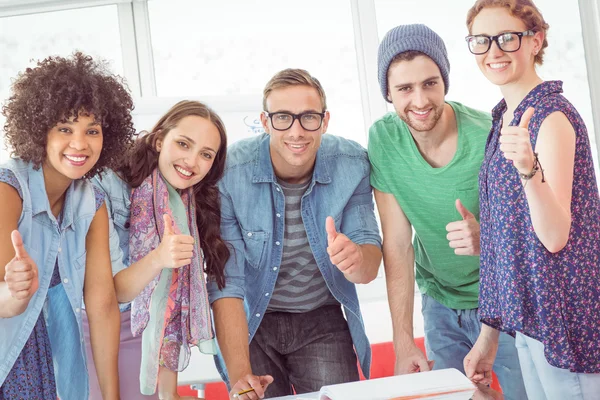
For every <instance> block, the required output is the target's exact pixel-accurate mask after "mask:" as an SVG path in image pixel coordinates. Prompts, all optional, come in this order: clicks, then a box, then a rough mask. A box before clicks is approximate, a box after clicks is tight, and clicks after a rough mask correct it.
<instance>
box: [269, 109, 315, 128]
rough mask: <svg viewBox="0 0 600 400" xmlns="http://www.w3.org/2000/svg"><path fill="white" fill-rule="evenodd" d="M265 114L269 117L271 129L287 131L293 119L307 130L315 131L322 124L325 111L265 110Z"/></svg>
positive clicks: (292, 123)
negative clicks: (290, 111)
mask: <svg viewBox="0 0 600 400" xmlns="http://www.w3.org/2000/svg"><path fill="white" fill-rule="evenodd" d="M265 113H266V114H267V116H268V117H269V118H270V119H271V126H272V127H273V129H275V130H278V131H287V130H288V129H290V128H291V127H292V125H294V121H295V120H298V121H300V126H301V127H302V128H304V129H305V130H307V131H311V132H313V131H317V130H319V128H321V125H322V124H323V118H325V112H322V113H318V112H314V111H307V112H303V113H300V114H292V113H289V112H274V113H270V112H268V111H265Z"/></svg>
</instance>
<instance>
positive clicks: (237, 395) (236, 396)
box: [233, 388, 254, 398]
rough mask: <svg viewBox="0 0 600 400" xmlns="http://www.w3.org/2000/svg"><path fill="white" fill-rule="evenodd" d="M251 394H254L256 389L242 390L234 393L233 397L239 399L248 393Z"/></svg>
mask: <svg viewBox="0 0 600 400" xmlns="http://www.w3.org/2000/svg"><path fill="white" fill-rule="evenodd" d="M250 392H254V389H252V388H250V389H246V390H242V391H241V392H237V393H234V394H233V397H234V398H238V397H240V396H241V395H243V394H246V393H250Z"/></svg>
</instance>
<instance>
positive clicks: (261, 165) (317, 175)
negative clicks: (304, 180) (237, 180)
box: [252, 133, 331, 184]
mask: <svg viewBox="0 0 600 400" xmlns="http://www.w3.org/2000/svg"><path fill="white" fill-rule="evenodd" d="M263 135H264V136H263V137H262V138H261V139H260V142H259V144H258V149H257V152H258V154H257V156H256V158H255V160H256V161H255V165H254V174H253V175H252V182H253V183H260V182H276V181H277V177H276V176H275V172H274V171H273V163H272V162H271V151H270V136H269V135H268V134H266V133H265V134H263ZM323 153H324V150H323V145H322V143H321V146H320V147H319V150H317V158H316V160H315V169H314V171H313V177H312V179H313V181H314V182H319V183H323V184H327V183H330V182H331V176H330V175H329V168H328V166H327V161H326V157H325V156H324V154H323Z"/></svg>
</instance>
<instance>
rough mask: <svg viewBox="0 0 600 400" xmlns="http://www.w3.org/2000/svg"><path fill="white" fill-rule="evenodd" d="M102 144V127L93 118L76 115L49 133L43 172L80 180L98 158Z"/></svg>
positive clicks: (60, 123) (57, 125)
mask: <svg viewBox="0 0 600 400" xmlns="http://www.w3.org/2000/svg"><path fill="white" fill-rule="evenodd" d="M102 143H103V136H102V126H100V125H99V124H98V123H97V122H95V121H94V116H93V115H86V114H85V113H79V115H78V116H77V117H71V118H69V119H68V120H66V121H61V122H59V123H57V124H56V125H55V126H53V127H52V128H51V129H50V130H49V131H48V138H47V144H46V160H45V161H44V171H45V173H50V174H52V175H56V174H58V175H60V176H62V177H65V178H67V179H69V180H75V179H81V178H82V177H83V176H84V175H85V174H87V173H88V172H89V171H90V170H91V169H92V167H93V166H94V165H95V164H96V162H97V161H98V159H99V158H100V153H101V152H102Z"/></svg>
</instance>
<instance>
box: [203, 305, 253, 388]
mask: <svg viewBox="0 0 600 400" xmlns="http://www.w3.org/2000/svg"><path fill="white" fill-rule="evenodd" d="M212 307H213V313H214V318H215V330H216V334H217V341H218V342H219V348H220V349H221V354H222V355H223V359H224V360H225V365H226V366H227V372H228V374H229V382H230V384H231V385H233V384H235V383H236V382H237V381H238V380H239V379H240V378H241V377H243V376H244V375H246V374H250V373H252V367H251V365H250V349H249V346H248V322H247V321H246V313H245V312H244V301H243V300H242V299H237V298H222V299H219V300H216V301H215V302H214V303H213V305H212Z"/></svg>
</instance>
